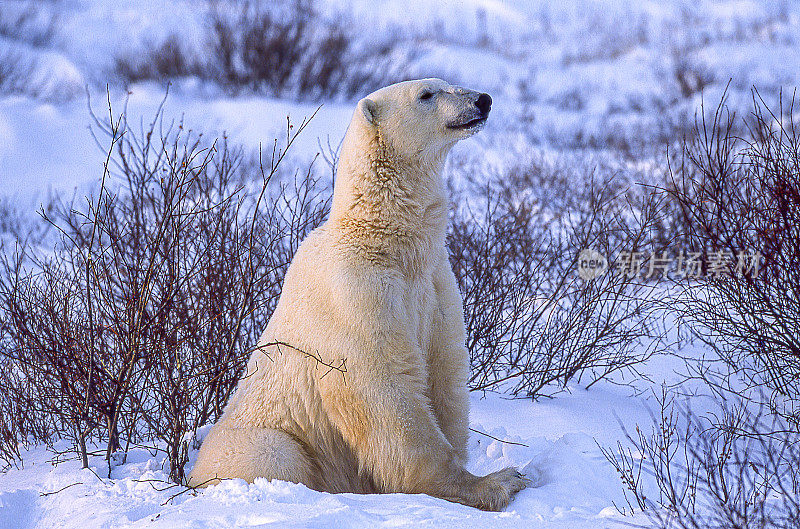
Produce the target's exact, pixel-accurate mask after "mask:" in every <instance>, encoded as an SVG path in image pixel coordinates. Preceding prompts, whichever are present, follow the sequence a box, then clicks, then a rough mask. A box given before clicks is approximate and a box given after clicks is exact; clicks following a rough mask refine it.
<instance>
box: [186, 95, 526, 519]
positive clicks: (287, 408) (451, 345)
mask: <svg viewBox="0 0 800 529" xmlns="http://www.w3.org/2000/svg"><path fill="white" fill-rule="evenodd" d="M491 103H492V100H491V98H490V97H489V95H488V94H482V93H478V92H475V91H472V90H467V89H464V88H460V87H456V86H451V85H449V84H448V83H446V82H444V81H442V80H439V79H424V80H417V81H406V82H402V83H398V84H395V85H392V86H388V87H386V88H382V89H380V90H378V91H376V92H374V93H372V94H370V95H369V96H367V97H366V98H364V99H362V100H361V101H360V102H359V103H358V106H357V108H356V111H355V113H354V115H353V118H352V121H351V123H350V126H349V127H348V129H347V133H346V134H345V138H344V141H343V144H342V149H341V154H340V158H339V162H338V167H337V172H336V183H335V186H334V193H333V203H332V206H331V212H330V216H329V218H328V220H327V221H326V222H325V223H324V224H323V225H322V226H320V227H319V228H317V229H316V230H314V231H313V232H311V233H310V234H309V235H308V237H307V238H306V239H305V240H304V241H303V243H302V244H301V246H300V248H299V249H298V250H297V253H296V254H295V256H294V259H293V260H292V263H291V265H290V267H289V269H288V271H287V273H286V277H285V279H284V284H283V290H282V293H281V297H280V300H279V302H278V304H277V307H276V308H275V312H274V313H273V314H272V317H271V318H270V320H269V323H268V324H267V327H266V330H265V331H264V334H263V336H262V337H261V339H260V341H259V345H258V347H257V349H256V351H255V352H254V353H253V354H252V356H251V358H250V360H249V362H248V365H247V372H246V374H245V376H243V377H242V379H241V380H240V381H239V384H238V386H237V388H236V390H235V392H234V394H233V395H232V396H231V398H230V401H229V402H228V403H227V405H226V407H225V410H224V413H223V415H222V417H221V419H220V420H219V422H218V423H217V424H215V425H214V426H213V428H212V429H211V430H210V432H209V433H208V435H207V437H206V439H205V440H204V442H203V444H202V446H201V448H200V453H199V455H198V458H197V462H196V463H195V465H194V468H193V470H192V472H191V474H190V478H189V484H190V485H193V486H200V485H206V484H210V483H216V482H217V481H218V480H219V479H222V478H243V479H245V480H247V481H253V480H254V479H255V478H257V477H264V478H268V479H281V480H286V481H292V482H296V483H304V484H305V485H307V486H309V487H311V488H313V489H317V490H320V491H328V492H360V493H370V492H405V493H425V494H429V495H432V496H436V497H439V498H444V499H447V500H450V501H455V502H459V503H463V504H466V505H470V506H474V507H478V508H480V509H487V510H500V509H502V508H504V507H505V506H506V505H507V504H508V502H509V501H510V499H511V498H512V497H513V495H514V494H515V493H516V492H518V491H520V490H522V489H523V488H524V487H525V486H526V483H527V480H526V479H525V478H524V477H523V475H522V474H520V473H519V472H518V471H517V470H516V469H515V468H506V469H503V470H500V471H498V472H495V473H493V474H489V475H488V476H484V477H478V476H475V475H473V474H471V473H469V472H468V471H467V470H466V469H465V468H464V465H465V464H466V462H467V436H468V430H469V428H468V426H469V424H468V414H469V400H468V395H467V376H468V369H469V365H468V354H467V350H466V348H465V330H464V314H463V305H462V299H461V295H460V293H459V291H458V286H457V285H456V280H455V276H454V274H453V270H452V268H451V266H450V262H449V260H448V254H447V250H446V247H445V232H446V228H447V222H448V208H449V203H448V197H447V194H446V189H445V184H444V182H443V180H442V177H441V171H442V167H443V165H444V161H445V157H446V156H447V153H448V151H449V150H450V148H451V147H452V146H453V145H454V144H455V143H456V142H457V141H459V140H461V139H464V138H467V137H469V136H471V135H473V134H475V132H477V131H478V130H480V129H481V127H482V126H483V124H484V123H485V122H486V119H487V117H488V115H489V110H490V108H491ZM331 366H333V367H338V369H333V370H332V369H331Z"/></svg>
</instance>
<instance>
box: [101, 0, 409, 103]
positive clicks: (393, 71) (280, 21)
mask: <svg viewBox="0 0 800 529" xmlns="http://www.w3.org/2000/svg"><path fill="white" fill-rule="evenodd" d="M349 25H351V22H350V21H349V20H348V19H347V17H346V16H345V15H339V19H338V20H328V19H326V18H325V17H323V16H322V15H321V14H319V13H318V12H317V10H315V9H314V7H313V5H312V3H311V2H309V1H308V0H294V2H292V3H291V4H290V5H287V6H280V7H279V6H277V5H275V4H270V3H267V2H260V1H253V2H249V1H245V2H234V3H232V4H214V5H213V6H212V7H211V8H209V11H208V15H207V21H206V27H205V31H206V32H207V34H206V38H205V42H204V44H203V45H204V46H205V47H206V48H205V49H203V50H201V51H199V52H197V53H192V52H191V51H190V50H188V49H187V48H186V47H185V46H182V45H181V42H180V39H179V38H178V37H176V36H174V35H173V36H170V37H168V38H167V39H166V40H165V41H164V42H162V43H153V44H150V45H148V46H147V49H146V50H145V52H144V53H143V54H142V53H137V54H136V55H132V54H129V55H124V56H121V57H118V58H117V61H116V71H117V73H118V74H119V75H120V76H121V77H122V78H123V79H125V80H126V81H129V82H130V81H139V80H144V79H156V80H166V79H172V78H176V77H183V76H198V77H200V78H201V79H204V80H208V81H213V82H216V83H219V84H220V85H221V86H223V87H225V88H227V89H228V90H231V91H239V90H242V89H248V90H253V91H256V92H263V93H268V94H273V95H278V96H281V97H287V98H293V99H306V100H308V99H311V100H319V99H330V98H337V97H352V96H355V95H357V94H362V93H365V92H371V91H372V90H374V89H377V88H379V87H381V86H384V85H386V84H391V83H393V82H396V81H399V80H401V79H402V72H403V68H404V65H405V63H406V57H405V55H404V54H403V53H402V52H401V51H399V50H396V49H395V48H394V46H392V45H390V44H389V40H387V41H386V42H385V43H383V44H382V43H380V42H369V43H366V44H368V45H365V43H360V42H359V41H358V39H357V38H356V37H355V36H353V34H352V33H351V32H348V31H346V30H345V28H347V27H348V26H349Z"/></svg>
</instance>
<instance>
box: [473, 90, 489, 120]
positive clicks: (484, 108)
mask: <svg viewBox="0 0 800 529" xmlns="http://www.w3.org/2000/svg"><path fill="white" fill-rule="evenodd" d="M475 106H476V107H478V110H480V111H481V114H483V115H486V114H488V113H489V110H491V109H492V98H491V96H490V95H489V94H481V95H479V96H478V100H477V101H475Z"/></svg>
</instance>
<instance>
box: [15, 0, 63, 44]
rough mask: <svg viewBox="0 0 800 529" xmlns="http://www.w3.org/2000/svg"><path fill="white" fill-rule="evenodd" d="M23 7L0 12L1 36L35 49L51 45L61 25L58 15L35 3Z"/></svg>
mask: <svg viewBox="0 0 800 529" xmlns="http://www.w3.org/2000/svg"><path fill="white" fill-rule="evenodd" d="M21 7H22V9H19V10H15V9H2V10H0V36H3V37H6V38H9V39H11V40H15V41H18V42H24V43H25V44H28V45H30V46H34V47H46V46H47V45H49V44H50V43H51V42H52V41H53V36H54V35H55V33H56V31H57V29H58V25H59V23H60V20H59V17H58V14H57V13H56V12H55V11H54V10H53V9H48V8H47V7H46V6H38V5H36V3H34V2H29V3H28V4H27V5H25V6H21Z"/></svg>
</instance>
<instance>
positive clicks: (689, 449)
mask: <svg viewBox="0 0 800 529" xmlns="http://www.w3.org/2000/svg"><path fill="white" fill-rule="evenodd" d="M727 397H728V398H730V399H731V400H726V398H725V397H722V399H721V400H720V401H719V402H720V404H721V406H720V410H719V411H717V412H715V413H713V414H711V413H710V414H707V415H698V414H697V413H695V412H694V411H693V410H692V409H691V408H689V407H688V406H686V405H685V404H678V403H677V402H676V400H675V396H674V394H671V393H668V392H667V391H666V390H665V391H663V392H662V394H661V395H660V397H659V399H658V401H659V409H660V412H659V413H658V414H656V415H654V416H653V424H652V428H651V429H650V430H649V431H645V430H642V429H640V428H639V427H638V426H637V428H636V432H635V433H633V434H631V433H628V432H626V436H627V439H628V442H629V443H630V445H631V446H632V449H631V448H626V447H624V446H623V445H622V444H621V443H620V444H618V446H617V448H615V449H607V448H602V447H601V450H602V451H603V454H604V455H605V457H606V459H607V460H608V461H609V462H611V464H612V466H614V468H615V469H616V470H617V472H618V473H619V474H620V477H621V479H622V481H623V490H624V493H625V498H626V501H627V507H624V506H622V507H620V506H618V509H619V510H620V512H622V513H623V514H631V513H633V512H635V511H636V510H641V511H644V512H645V513H646V514H647V516H648V517H649V519H650V521H651V522H652V523H653V525H654V526H655V527H660V528H663V529H671V528H675V529H790V528H794V527H798V524H800V470H799V469H800V450H798V448H797V447H798V441H800V432H798V431H797V429H796V428H792V426H791V425H789V424H787V423H786V422H785V421H782V420H781V419H780V418H779V417H777V416H775V415H773V414H771V413H770V412H769V411H768V410H766V409H765V408H763V407H756V408H755V409H753V408H752V406H750V403H748V402H746V401H743V400H741V399H739V398H738V397H736V396H735V395H732V394H728V395H727Z"/></svg>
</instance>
